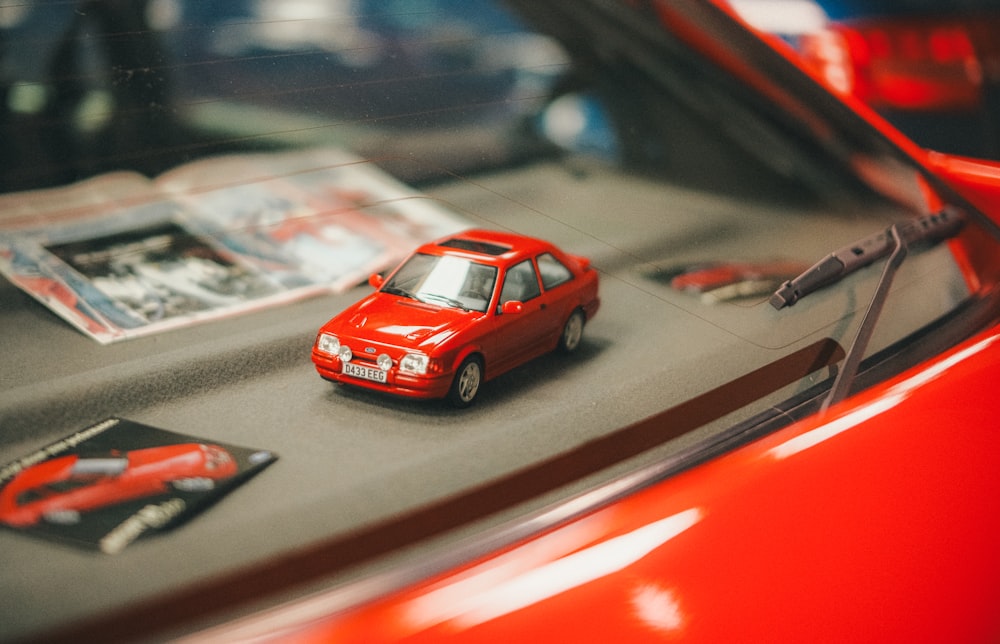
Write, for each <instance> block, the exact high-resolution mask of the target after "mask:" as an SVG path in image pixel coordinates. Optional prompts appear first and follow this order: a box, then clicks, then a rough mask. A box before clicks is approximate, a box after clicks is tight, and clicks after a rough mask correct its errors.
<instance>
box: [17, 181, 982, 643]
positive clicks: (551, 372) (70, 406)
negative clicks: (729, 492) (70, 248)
mask: <svg viewBox="0 0 1000 644" xmlns="http://www.w3.org/2000/svg"><path fill="white" fill-rule="evenodd" d="M587 173H588V181H586V182H583V181H578V180H576V179H575V178H574V176H573V175H572V174H570V173H568V171H567V169H566V168H565V167H562V166H560V165H558V164H547V163H543V164H538V165H535V166H532V167H527V168H523V169H520V170H511V171H508V172H503V173H496V174H493V175H487V176H481V177H477V178H476V180H475V181H472V180H460V181H455V182H453V183H451V184H440V185H437V186H434V187H431V188H429V189H428V190H427V194H428V195H429V196H431V197H432V198H435V199H438V200H440V201H441V202H442V203H445V204H447V205H448V206H449V207H453V208H455V209H456V210H458V211H460V212H462V213H463V215H464V216H466V217H468V218H469V223H470V225H475V226H486V227H500V228H509V229H512V230H515V231H517V232H521V233H526V234H532V235H536V236H539V237H544V238H547V239H550V240H551V241H553V242H555V243H557V244H558V245H560V246H561V247H563V248H564V249H566V250H568V251H570V252H573V253H577V254H581V255H585V256H588V257H590V258H591V259H592V261H593V264H594V266H595V267H596V268H597V269H598V270H599V271H600V272H601V279H602V282H601V297H602V308H601V311H600V312H599V314H598V315H597V317H596V318H595V319H594V320H593V321H592V323H591V324H589V325H588V328H587V329H586V331H585V343H584V345H583V347H582V350H581V351H580V352H579V354H577V355H574V356H569V357H560V356H552V357H547V358H543V359H541V360H538V361H536V362H534V363H532V364H529V365H527V366H525V367H522V368H520V369H517V370H515V371H514V372H511V373H509V374H506V375H504V376H502V377H501V378H499V379H497V380H495V381H492V382H490V383H489V384H488V385H487V387H486V389H485V390H484V392H483V396H482V399H481V400H480V401H478V402H477V404H476V405H475V406H474V407H473V408H471V409H469V410H463V411H459V410H453V409H450V408H448V407H446V406H445V405H443V404H440V403H436V402H411V401H406V400H400V399H395V398H390V397H385V396H380V395H374V394H368V393H364V392H360V391H354V390H350V389H346V388H340V387H335V386H333V385H331V384H330V383H327V382H325V381H323V380H321V379H320V378H319V377H318V376H317V375H316V373H315V371H314V370H313V368H312V365H311V363H310V360H309V351H310V347H311V344H312V341H313V338H314V335H315V332H316V329H317V328H318V327H319V326H320V325H321V324H322V323H323V322H324V321H325V320H326V319H328V318H329V317H330V316H332V315H333V314H335V313H336V312H338V311H339V310H340V309H342V308H343V307H345V306H346V305H347V304H348V303H350V302H352V301H354V300H355V299H357V298H359V297H360V296H361V295H362V294H364V293H366V292H367V291H368V289H369V287H368V286H358V287H356V288H355V289H352V290H351V291H349V292H347V293H345V294H342V295H330V296H323V297H317V298H312V299H308V300H304V301H300V302H296V303H291V304H287V305H284V306H282V307H280V308H274V309H268V310H262V311H257V312H254V313H251V314H247V315H245V316H240V317H232V318H227V319H224V320H220V321H214V322H208V323H205V324H200V325H196V326H191V327H187V328H183V329H177V330H173V331H169V332H166V333H163V334H161V335H156V336H150V337H143V338H137V339H132V340H127V341H123V342H120V343H115V344H111V345H106V346H101V345H99V344H97V343H96V342H93V341H92V340H90V339H89V338H87V337H85V336H84V335H83V334H81V333H79V332H77V331H75V330H73V329H72V328H70V327H69V326H68V325H66V324H65V323H64V322H62V321H61V320H60V319H59V318H57V317H56V316H55V315H53V314H52V313H50V312H49V311H48V310H46V309H45V308H44V307H43V306H41V305H40V304H38V303H36V302H35V301H34V300H32V299H31V298H30V297H28V296H27V295H25V294H23V293H21V292H20V291H18V290H17V289H16V288H14V287H13V286H12V285H11V284H10V283H8V282H6V281H2V282H0V329H2V333H0V344H2V347H3V354H4V356H5V359H4V361H3V366H2V367H0V369H2V371H0V462H8V461H11V460H13V459H15V458H17V457H19V456H21V455H23V454H25V453H28V452H30V451H31V450H34V449H38V448H39V447H40V446H42V445H45V444H47V443H49V442H51V441H54V440H57V439H59V438H60V437H62V436H65V435H67V434H70V433H72V432H74V431H78V430H79V429H81V428H83V427H85V426H87V425H89V424H91V423H94V422H96V421H99V420H101V419H102V418H105V417H108V416H122V417H127V418H130V419H132V420H136V421H139V422H142V423H146V424H149V425H154V426H157V427H162V428H164V429H169V430H173V431H178V432H185V433H192V434H197V435H201V436H205V437H208V438H211V439H214V440H219V441H226V442H230V443H233V444H239V445H253V446H256V447H259V448H263V449H268V450H273V451H274V452H276V453H277V454H278V455H279V457H280V459H279V460H278V462H277V463H275V464H274V465H272V466H271V467H269V468H267V469H266V470H265V471H264V472H262V473H261V474H260V475H258V476H256V477H255V478H253V479H252V480H250V481H249V482H248V483H247V484H245V485H244V486H242V487H241V488H239V489H238V490H236V491H235V492H234V493H232V494H231V495H229V496H227V497H226V498H225V499H224V500H222V501H221V502H220V503H218V504H217V505H216V506H214V507H212V508H211V509H210V510H209V511H208V512H206V513H205V514H203V515H201V516H198V517H196V518H195V519H194V520H192V521H191V522H189V523H187V524H184V525H182V526H180V527H178V528H176V529H174V530H171V531H170V532H167V533H165V534H163V535H159V536H156V537H155V538H150V539H147V540H142V541H140V542H137V543H135V544H133V545H132V546H131V547H129V548H128V549H127V550H125V551H124V552H122V553H121V554H119V555H116V556H113V557H111V556H104V555H100V554H96V553H92V552H87V551H80V550H77V549H74V548H70V547H66V546H62V545H59V544H54V543H50V542H47V541H37V540H34V539H30V538H27V537H25V536H24V535H21V534H17V533H15V532H14V531H11V530H2V531H0V553H2V554H0V566H2V568H3V570H4V574H3V575H2V578H0V595H2V596H4V597H5V598H6V600H5V601H6V602H10V603H9V605H8V608H7V609H5V610H4V614H5V619H4V620H2V623H0V639H4V640H7V639H12V638H18V637H22V636H26V635H36V634H39V633H44V632H46V631H47V630H49V629H52V628H56V627H60V626H64V625H66V624H70V623H72V622H74V621H77V620H83V619H86V618H88V617H91V616H93V615H99V614H104V613H108V612H112V611H114V610H115V609H118V608H120V607H121V606H122V605H128V604H130V603H141V602H144V601H148V600H151V599H155V598H157V597H162V596H166V595H169V594H171V593H173V592H177V591H178V590H179V589H186V588H191V587H196V586H197V585H198V584H200V583H203V582H205V581H206V580H210V579H212V578H215V577H218V576H222V575H228V574H232V573H234V572H238V571H240V570H244V569H249V568H253V567H254V566H255V565H259V564H260V563H261V562H265V561H274V560H276V559H280V557H282V556H283V555H284V554H286V553H288V552H294V551H296V550H298V549H303V548H306V547H308V546H309V545H310V544H313V543H316V542H321V541H324V540H329V539H330V538H331V535H339V534H349V533H351V532H352V531H356V530H359V529H361V528H362V527H364V526H370V525H373V524H377V523H379V522H380V521H385V520H387V519H388V518H391V517H394V516H400V515H404V514H406V513H408V512H411V511H412V510H413V509H414V508H419V507H422V506H426V505H428V504H431V503H433V502H435V501H438V500H440V499H444V498H449V497H452V496H455V495H458V494H461V493H462V492H463V491H466V490H470V489H475V488H476V487H477V486H482V485H484V484H486V483H488V482H490V481H494V480H497V479H500V478H502V477H503V476H505V475H508V474H510V473H511V472H516V471H519V470H521V469H523V468H526V467H529V466H531V465H533V464H537V463H544V462H545V461H546V460H547V459H551V458H554V457H557V456H558V455H560V454H565V453H568V452H570V451H572V450H573V449H575V448H577V447H579V446H581V445H584V444H587V443H588V442H591V441H595V440H599V439H600V438H601V437H602V436H605V435H608V434H609V433H610V432H613V431H615V430H617V429H619V428H622V427H625V426H627V425H630V424H632V423H636V422H638V421H641V420H642V419H644V418H647V417H650V416H653V415H655V414H657V413H658V412H660V411H662V410H663V409H665V408H667V407H670V406H672V405H677V404H679V403H681V402H683V401H685V400H688V399H690V398H692V397H693V396H695V395H697V394H699V393H700V392H703V391H706V390H709V389H712V388H714V387H718V386H720V385H722V384H724V383H726V382H727V381H730V380H733V379H736V378H739V377H740V376H743V375H745V374H747V373H749V372H752V371H753V370H754V369H755V368H758V367H760V366H761V365H766V364H769V363H772V362H774V361H776V360H778V359H780V358H781V357H783V356H786V355H788V354H789V353H791V352H793V351H795V350H797V349H800V348H802V347H807V346H809V345H811V344H813V343H815V342H817V341H820V340H823V339H828V338H829V339H833V341H834V342H837V343H839V344H842V345H844V344H847V342H848V341H849V338H850V335H851V333H852V331H853V328H854V324H855V321H854V318H855V317H856V316H854V312H855V311H856V310H857V308H858V307H859V306H861V304H859V302H861V303H863V301H864V300H865V298H866V294H867V293H870V292H871V290H872V289H873V287H874V281H875V279H876V277H877V272H869V273H866V274H863V275H859V276H857V278H856V279H854V281H853V282H852V284H853V286H852V287H851V288H850V289H844V292H842V293H840V292H838V293H835V294H833V295H831V296H830V297H826V298H816V299H815V300H814V301H811V302H803V303H801V304H800V305H799V306H798V308H797V310H796V311H795V314H794V315H782V314H779V313H777V312H775V311H774V310H773V309H772V308H771V307H770V306H768V305H767V302H766V297H760V298H758V299H756V300H749V301H741V302H738V303H724V304H719V305H706V304H704V303H702V302H700V301H699V300H697V299H696V298H692V297H691V296H690V295H689V294H685V293H679V292H676V291H673V290H672V289H670V288H669V286H668V285H665V284H663V283H661V282H659V281H657V280H655V279H652V278H651V277H650V275H651V274H653V273H655V269H657V268H666V267H670V266H674V265H676V264H678V263H682V262H695V261H699V260H707V259H712V258H720V257H721V258H734V257H741V258H746V259H760V258H771V257H773V254H774V248H775V247H774V245H773V235H772V231H774V230H786V231H789V232H788V233H787V234H788V235H789V237H788V239H786V240H785V243H784V244H783V246H782V247H783V248H787V249H791V250H790V251H789V255H792V256H794V257H796V258H799V259H803V260H811V259H813V258H817V257H820V256H822V255H823V254H824V253H825V252H828V251H829V249H830V247H831V246H836V245H837V244H838V243H846V242H848V241H850V240H853V239H856V238H859V237H861V236H863V235H865V234H868V233H870V232H871V231H872V226H873V224H874V222H876V221H879V218H878V217H875V218H872V217H873V215H872V214H871V213H866V214H865V215H864V216H858V215H855V214H852V213H843V212H832V213H825V212H809V213H803V212H801V211H799V210H797V209H796V208H794V207H790V208H787V209H781V208H775V207H774V206H773V204H768V205H767V206H766V207H764V206H758V205H754V204H752V203H746V202H736V201H734V200H730V199H728V198H726V197H720V196H713V195H708V194H704V193H699V192H695V191H688V190H684V189H681V188H676V187H669V186H665V185H664V184H661V183H653V182H647V181H645V180H642V179H637V178H634V177H627V176H624V175H621V174H618V173H616V172H614V171H611V170H607V169H602V168H600V167H595V168H590V169H588V170H587ZM626 194H627V195H628V199H627V200H626V199H625V195H626ZM626 201H628V203H629V204H630V206H629V208H630V209H629V212H627V213H621V212H616V208H617V207H618V205H619V204H621V203H624V202H626ZM736 210H739V211H740V212H741V217H740V218H739V219H738V220H734V218H733V217H732V213H733V212H734V211H736ZM612 213H613V214H612ZM805 215H808V216H809V217H810V218H811V222H810V226H809V227H799V228H795V227H787V226H783V224H784V223H785V222H786V221H788V220H789V219H792V218H796V217H801V216H805ZM890 216H891V213H886V214H885V219H887V218H888V217H890ZM734 221H738V222H739V223H734ZM942 268H943V269H944V270H942ZM928 280H937V281H938V282H939V283H940V284H941V285H942V286H943V288H942V289H940V290H941V291H943V292H952V293H953V294H954V295H953V298H952V299H947V298H944V300H941V301H934V300H928V299H926V298H912V299H913V302H912V303H911V304H909V305H908V308H906V309H905V311H903V312H901V313H900V314H899V315H894V316H888V317H889V318H890V319H888V320H887V321H886V323H885V327H883V330H884V331H885V332H886V334H887V335H886V337H888V338H892V337H899V334H900V333H905V332H907V331H909V330H912V329H913V328H916V327H917V326H919V325H921V324H923V323H925V322H926V321H927V320H928V319H933V318H934V317H936V316H938V315H940V314H941V313H942V312H943V311H946V310H948V309H949V308H950V307H951V306H953V305H954V304H955V301H956V300H959V299H961V297H962V296H963V293H961V292H960V290H961V289H959V288H957V287H956V286H955V284H959V283H961V279H960V276H959V275H958V274H957V269H955V268H954V267H953V266H952V263H951V262H950V261H949V260H948V258H947V257H946V255H943V254H942V253H941V252H931V253H925V254H923V255H921V256H920V257H918V258H915V259H914V260H913V261H912V262H911V263H909V264H908V265H907V267H906V268H905V270H904V273H903V274H901V276H900V278H899V280H898V284H897V286H896V288H897V289H899V290H914V289H918V288H925V287H926V284H927V281H928ZM828 376H829V370H827V369H818V370H817V371H815V372H812V373H806V374H801V377H800V376H796V377H795V378H794V379H793V381H792V382H790V383H789V384H788V386H786V387H783V388H781V389H780V390H776V391H774V392H773V395H772V396H770V397H769V398H767V399H763V400H761V401H758V404H756V405H754V406H751V407H749V408H746V409H741V410H738V411H736V412H735V413H732V414H728V415H725V414H724V415H720V417H719V418H717V419H715V421H714V422H713V423H710V424H708V425H706V426H703V427H700V428H698V429H697V430H696V431H692V432H689V433H687V434H684V435H682V436H680V437H677V438H674V439H673V440H670V441H665V442H664V443H663V444H662V445H659V446H657V447H656V448H655V449H652V450H648V451H646V452H643V453H642V454H638V455H636V457H635V458H633V459H630V460H629V461H628V462H622V463H617V464H611V466H609V467H608V468H607V470H606V471H603V472H595V473H594V476H593V477H591V479H588V480H581V481H579V482H577V484H578V488H579V489H584V488H585V487H586V486H587V485H589V484H591V483H592V482H593V480H597V479H602V478H608V477H611V476H614V475H615V474H616V473H621V472H623V471H627V470H628V469H629V468H633V467H636V466H637V464H639V463H648V462H651V461H653V460H655V459H660V458H664V457H665V456H666V455H669V454H671V453H677V452H678V451H679V450H681V449H683V448H684V447H685V446H687V445H690V444H692V443H693V442H696V441H698V440H702V439H704V438H705V437H706V436H710V435H711V433H712V432H716V431H718V430H719V428H721V427H725V426H728V425H730V424H732V423H734V422H736V421H738V420H741V419H743V418H746V417H748V416H749V415H752V414H753V413H757V412H759V411H760V410H761V409H762V407H764V408H766V406H767V405H768V404H773V403H774V402H775V401H777V400H780V399H782V398H784V397H787V396H789V395H791V394H793V393H795V392H797V391H801V390H803V389H804V388H806V387H808V386H810V385H812V384H814V383H815V382H818V381H819V380H821V379H824V378H826V377H828ZM545 502H547V499H545V498H539V499H537V500H535V501H534V507H538V505H539V504H543V503H545ZM527 505H529V506H530V505H532V504H531V503H529V504H527ZM523 511H526V510H524V508H511V511H510V512H509V513H507V514H505V515H503V516H498V517H497V518H496V519H495V520H496V521H500V520H508V519H511V518H512V517H513V516H516V515H517V514H518V513H519V512H523ZM480 518H481V517H480ZM459 532H460V531H459ZM456 538H457V537H456ZM444 540H445V541H446V540H447V535H445V537H444ZM417 545H420V544H417ZM435 547H441V542H440V540H439V542H438V543H436V544H435V543H430V544H426V548H428V550H433V549H434V548H435ZM415 552H417V553H419V552H420V550H419V549H417V550H416V551H415ZM412 556H415V555H412ZM363 563H365V564H366V565H375V566H377V565H378V562H377V561H375V562H363ZM363 572H364V571H363V570H362V569H361V568H359V569H358V570H353V571H346V572H345V574H344V579H347V578H350V577H351V576H356V575H360V574H362V573H363ZM330 583H337V580H336V579H334V580H332V581H331V582H330Z"/></svg>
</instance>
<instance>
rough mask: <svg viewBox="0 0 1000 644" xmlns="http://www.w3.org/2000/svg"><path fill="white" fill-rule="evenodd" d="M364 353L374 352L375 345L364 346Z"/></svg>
mask: <svg viewBox="0 0 1000 644" xmlns="http://www.w3.org/2000/svg"><path fill="white" fill-rule="evenodd" d="M365 353H375V347H365Z"/></svg>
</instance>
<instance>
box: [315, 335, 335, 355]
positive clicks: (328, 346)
mask: <svg viewBox="0 0 1000 644" xmlns="http://www.w3.org/2000/svg"><path fill="white" fill-rule="evenodd" d="M316 348H317V349H319V350H320V351H322V352H323V353H329V354H330V355H332V356H335V355H337V352H338V351H340V339H339V338H337V336H335V335H330V334H329V333H320V334H319V337H318V338H317V339H316Z"/></svg>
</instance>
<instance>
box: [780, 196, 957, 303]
mask: <svg viewBox="0 0 1000 644" xmlns="http://www.w3.org/2000/svg"><path fill="white" fill-rule="evenodd" d="M964 221H965V218H964V216H963V215H962V213H961V212H960V211H958V210H956V209H954V208H944V209H943V210H941V211H940V212H936V213H933V214H930V215H925V216H923V217H919V218H917V219H914V220H912V221H907V222H903V223H900V224H896V225H895V226H893V227H892V228H896V229H897V232H898V234H899V238H900V241H901V242H902V244H903V245H904V246H906V247H911V246H913V245H914V244H917V243H920V242H926V243H935V242H938V241H941V240H943V239H947V238H949V237H951V236H953V235H955V233H957V232H958V231H959V229H960V228H961V227H962V224H963V223H964ZM890 231H891V228H889V229H886V230H884V231H881V232H878V233H876V234H874V235H871V236H869V237H866V238H864V239H862V240H860V241H859V242H857V243H855V244H851V245H850V246H845V247H843V248H841V249H840V250H837V251H835V252H832V253H830V254H829V255H827V256H826V257H824V258H823V259H821V260H820V261H819V262H817V263H815V264H813V266H812V267H811V268H809V269H807V270H806V271H805V272H803V273H802V274H801V275H799V276H798V277H796V278H795V279H792V280H789V281H787V282H785V283H784V284H782V285H781V287H780V288H778V290H777V291H775V292H774V294H773V295H772V296H771V299H770V302H771V306H773V307H774V308H775V309H778V310H781V309H783V308H785V307H786V306H792V305H793V304H795V303H796V302H798V301H799V300H801V299H802V298H803V297H805V296H806V295H809V294H810V293H812V292H814V291H817V290H819V289H821V288H823V287H824V286H829V285H830V284H833V283H835V282H838V281H840V280H841V279H843V278H844V277H846V276H847V275H850V274H851V273H853V272H855V271H857V270H859V269H862V268H864V267H865V266H868V265H869V264H871V263H872V262H874V261H876V260H878V259H881V258H883V257H885V256H887V255H889V254H890V253H891V252H892V251H893V249H895V248H896V242H895V241H894V240H893V235H892V233H891V232H890Z"/></svg>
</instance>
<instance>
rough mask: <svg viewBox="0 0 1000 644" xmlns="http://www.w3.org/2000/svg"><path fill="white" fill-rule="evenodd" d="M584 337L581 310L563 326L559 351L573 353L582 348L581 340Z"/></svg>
mask: <svg viewBox="0 0 1000 644" xmlns="http://www.w3.org/2000/svg"><path fill="white" fill-rule="evenodd" d="M582 337H583V313H582V312H581V311H579V310H576V311H573V314H572V315H570V316H569V319H568V320H566V325H565V326H563V330H562V335H561V336H560V337H559V350H560V351H562V352H563V353H573V352H574V351H576V349H577V347H579V346H580V339H581V338H582Z"/></svg>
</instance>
